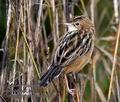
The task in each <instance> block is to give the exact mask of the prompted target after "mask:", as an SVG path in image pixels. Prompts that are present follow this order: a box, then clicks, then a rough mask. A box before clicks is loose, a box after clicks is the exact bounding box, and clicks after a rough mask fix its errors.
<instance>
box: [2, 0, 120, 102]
mask: <svg viewBox="0 0 120 102" xmlns="http://www.w3.org/2000/svg"><path fill="white" fill-rule="evenodd" d="M6 1H8V2H6V4H5V5H7V7H6V13H7V20H6V22H7V24H6V35H5V38H4V40H3V42H2V47H1V49H0V51H1V52H2V51H3V58H2V61H1V62H0V67H1V68H0V102H1V101H4V102H14V101H16V102H120V77H119V76H120V44H119V42H120V41H119V39H120V38H119V36H120V22H119V15H120V14H119V12H120V5H119V4H120V2H118V0H110V1H109V0H71V1H70V0H6ZM1 10H2V9H1ZM81 14H85V15H88V16H89V17H90V18H91V20H92V21H93V22H94V24H95V28H96V41H95V48H94V53H93V56H92V61H91V64H88V65H87V66H86V68H84V70H83V71H81V72H80V73H79V74H77V75H76V78H77V81H75V80H74V75H72V74H70V75H68V81H69V84H70V87H71V88H75V90H76V94H75V96H74V97H73V96H71V95H70V94H68V93H67V91H66V87H65V85H64V79H63V75H61V76H60V78H57V79H55V80H54V81H53V83H51V84H50V85H49V86H48V87H46V88H40V87H39V85H38V84H37V83H38V80H39V78H40V76H41V75H43V73H44V72H45V71H46V70H47V68H48V66H49V63H50V61H51V60H50V59H51V56H52V52H53V50H54V48H55V46H56V44H57V42H58V40H59V38H60V36H61V35H63V34H64V33H65V31H66V29H65V27H64V25H63V23H64V22H68V21H69V20H70V18H71V15H72V16H75V15H81Z"/></svg>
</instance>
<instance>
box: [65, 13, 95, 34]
mask: <svg viewBox="0 0 120 102" xmlns="http://www.w3.org/2000/svg"><path fill="white" fill-rule="evenodd" d="M65 25H67V26H68V32H71V31H75V30H81V29H86V28H88V29H89V28H91V27H94V25H93V23H92V22H91V20H90V19H89V18H88V17H87V16H84V15H82V16H76V17H74V19H73V20H71V21H70V22H69V23H65Z"/></svg>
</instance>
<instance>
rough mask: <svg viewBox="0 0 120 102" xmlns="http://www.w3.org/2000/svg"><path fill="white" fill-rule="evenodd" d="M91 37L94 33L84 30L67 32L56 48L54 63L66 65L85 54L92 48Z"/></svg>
mask: <svg viewBox="0 0 120 102" xmlns="http://www.w3.org/2000/svg"><path fill="white" fill-rule="evenodd" d="M87 33H89V34H87ZM91 37H92V34H90V32H87V31H84V30H80V31H79V32H78V31H74V32H67V34H65V35H64V36H63V37H62V38H61V40H60V42H59V44H58V46H57V48H56V51H55V53H54V56H53V61H52V64H54V65H60V66H63V67H64V66H67V65H68V64H70V63H71V62H73V61H74V60H75V59H76V58H77V57H82V56H83V55H85V54H86V53H87V52H88V51H89V50H90V48H91V45H92V39H91Z"/></svg>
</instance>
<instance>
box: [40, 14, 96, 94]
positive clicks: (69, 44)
mask: <svg viewBox="0 0 120 102" xmlns="http://www.w3.org/2000/svg"><path fill="white" fill-rule="evenodd" d="M65 25H67V26H68V31H67V32H66V34H65V35H63V36H62V37H61V38H60V40H59V42H58V44H57V47H56V48H55V51H54V54H53V57H52V60H51V64H50V66H49V68H48V71H47V72H46V73H45V74H44V75H43V76H42V77H41V78H40V80H39V85H40V86H44V87H45V86H47V85H48V84H49V83H50V82H51V81H52V80H53V79H54V78H56V77H58V76H59V75H60V74H61V73H64V74H65V75H66V74H68V73H71V72H75V73H76V72H79V71H80V70H82V69H83V68H84V66H85V65H86V64H87V63H88V62H89V61H90V59H91V55H92V52H93V48H94V38H95V28H94V25H93V23H92V22H91V20H90V19H89V18H88V17H86V16H84V15H82V16H76V17H75V18H74V19H73V20H72V21H71V22H69V23H65ZM67 86H68V83H67ZM67 89H68V91H69V92H71V90H70V89H69V87H68V88H67Z"/></svg>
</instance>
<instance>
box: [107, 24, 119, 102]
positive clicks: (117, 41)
mask: <svg viewBox="0 0 120 102" xmlns="http://www.w3.org/2000/svg"><path fill="white" fill-rule="evenodd" d="M119 38H120V23H119V28H118V33H117V40H116V45H115V52H114V58H113V66H112V74H111V79H110V86H109V92H108V102H109V101H110V96H111V90H112V83H113V78H114V71H115V67H116V57H117V50H118V45H119Z"/></svg>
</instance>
